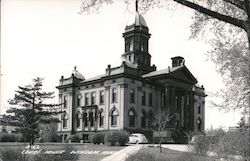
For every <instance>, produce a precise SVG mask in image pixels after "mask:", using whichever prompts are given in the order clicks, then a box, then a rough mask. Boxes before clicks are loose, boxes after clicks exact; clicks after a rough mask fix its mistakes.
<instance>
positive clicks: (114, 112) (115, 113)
mask: <svg viewBox="0 0 250 161" xmlns="http://www.w3.org/2000/svg"><path fill="white" fill-rule="evenodd" d="M117 118H118V111H117V110H116V109H115V108H114V109H113V110H112V111H111V126H117Z"/></svg>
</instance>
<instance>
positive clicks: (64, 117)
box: [62, 113, 68, 128]
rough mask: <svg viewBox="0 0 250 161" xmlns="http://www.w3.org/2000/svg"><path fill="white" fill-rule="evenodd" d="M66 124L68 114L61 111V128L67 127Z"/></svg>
mask: <svg viewBox="0 0 250 161" xmlns="http://www.w3.org/2000/svg"><path fill="white" fill-rule="evenodd" d="M67 124H68V116H67V114H66V113H63V115H62V125H63V128H67Z"/></svg>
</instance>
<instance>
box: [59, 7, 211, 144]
mask: <svg viewBox="0 0 250 161" xmlns="http://www.w3.org/2000/svg"><path fill="white" fill-rule="evenodd" d="M148 31H149V29H148V27H147V25H146V21H145V20H144V18H143V17H142V16H141V15H140V14H139V13H138V11H137V12H136V16H135V22H134V23H133V24H132V25H129V26H126V28H125V32H124V33H123V37H124V39H125V52H124V53H123V54H122V59H123V61H122V63H121V65H120V66H118V67H111V66H110V65H108V67H107V68H106V70H105V73H104V74H103V75H99V76H97V77H95V78H90V79H85V77H84V76H83V75H82V74H81V73H79V72H78V71H77V70H76V68H75V69H74V70H73V72H72V75H71V76H69V77H66V78H65V77H63V76H62V77H61V79H60V82H59V86H57V88H58V90H59V103H61V104H62V106H61V110H62V111H63V113H62V114H61V116H60V119H61V123H59V124H58V133H59V134H60V135H61V136H62V139H63V140H65V139H66V137H67V136H69V135H70V134H75V133H77V134H80V136H81V137H82V139H83V140H86V139H87V138H88V135H89V134H90V133H93V132H98V131H107V130H121V129H123V130H126V131H128V132H130V133H132V132H141V133H144V134H145V135H146V136H147V137H149V138H150V137H152V130H151V128H150V123H151V120H152V119H153V117H155V116H157V115H158V114H159V113H161V112H162V111H165V110H168V111H170V112H171V113H174V114H175V118H176V122H175V124H174V126H173V129H174V130H175V131H188V130H190V131H193V132H195V133H199V132H200V133H202V132H204V123H205V96H206V95H205V92H204V88H203V86H201V87H199V86H197V80H196V79H195V77H194V76H193V75H192V74H191V72H190V71H189V70H188V69H187V67H186V66H185V61H184V58H182V57H180V56H177V57H174V58H172V66H171V67H168V68H167V69H163V70H158V71H157V70H156V66H155V65H151V55H150V54H149V51H148V43H149V42H148V41H149V38H150V34H149V32H148Z"/></svg>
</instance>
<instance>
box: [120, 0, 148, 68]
mask: <svg viewBox="0 0 250 161" xmlns="http://www.w3.org/2000/svg"><path fill="white" fill-rule="evenodd" d="M135 8H136V9H135V17H134V19H133V22H132V24H129V25H127V26H126V27H125V32H124V33H123V37H124V39H125V52H124V54H123V55H122V58H123V59H125V60H126V62H130V63H131V64H133V65H134V66H136V67H137V68H138V69H140V70H142V71H143V73H148V72H151V71H153V68H152V67H151V55H150V54H149V51H148V41H149V38H150V35H151V34H150V33H149V32H148V31H149V29H148V27H147V23H146V21H145V19H144V17H143V16H142V15H141V14H140V13H139V11H138V0H136V2H135Z"/></svg>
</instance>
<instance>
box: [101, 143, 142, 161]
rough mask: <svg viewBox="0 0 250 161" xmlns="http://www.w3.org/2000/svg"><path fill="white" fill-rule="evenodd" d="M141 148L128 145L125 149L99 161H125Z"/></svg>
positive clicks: (140, 146)
mask: <svg viewBox="0 0 250 161" xmlns="http://www.w3.org/2000/svg"><path fill="white" fill-rule="evenodd" d="M142 147H143V145H129V146H127V147H126V148H124V149H122V150H120V151H118V152H115V153H114V154H112V155H110V156H108V157H106V158H104V159H102V160H101V161H125V159H126V158H127V157H128V156H130V155H132V154H134V153H136V152H138V151H139V150H140V149H141V148H142Z"/></svg>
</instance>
